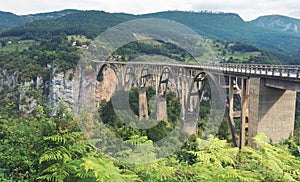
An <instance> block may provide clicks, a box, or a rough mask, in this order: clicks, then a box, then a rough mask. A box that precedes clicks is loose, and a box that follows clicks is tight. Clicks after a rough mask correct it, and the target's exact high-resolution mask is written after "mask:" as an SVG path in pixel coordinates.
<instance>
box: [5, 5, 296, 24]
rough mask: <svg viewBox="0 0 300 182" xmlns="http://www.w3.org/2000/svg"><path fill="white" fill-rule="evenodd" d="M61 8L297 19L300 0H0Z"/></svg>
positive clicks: (35, 9)
mask: <svg viewBox="0 0 300 182" xmlns="http://www.w3.org/2000/svg"><path fill="white" fill-rule="evenodd" d="M63 9H79V10H103V11H106V12H125V13H131V14H145V13H153V12H159V11H167V10H183V11H201V10H209V11H213V12H231V13H237V14H239V15H240V16H241V17H242V18H243V19H244V20H246V21H249V20H253V19H255V18H257V17H259V16H262V15H273V14H279V15H285V16H290V17H293V18H297V19H300V0H9V1H8V0H0V11H6V12H12V13H15V14H17V15H26V14H34V13H41V12H51V11H58V10H63Z"/></svg>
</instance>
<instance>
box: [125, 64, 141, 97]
mask: <svg viewBox="0 0 300 182" xmlns="http://www.w3.org/2000/svg"><path fill="white" fill-rule="evenodd" d="M123 75H124V78H123V81H124V82H123V87H124V89H125V90H126V91H128V90H130V89H131V87H133V86H134V85H138V83H137V75H136V72H135V68H134V67H133V66H132V65H127V66H126V67H125V69H124V73H123Z"/></svg>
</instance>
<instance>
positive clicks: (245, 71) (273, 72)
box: [94, 61, 300, 82]
mask: <svg viewBox="0 0 300 182" xmlns="http://www.w3.org/2000/svg"><path fill="white" fill-rule="evenodd" d="M94 62H95V63H99V64H121V65H152V66H171V67H183V68H190V69H199V70H204V71H211V72H219V73H220V72H222V73H224V74H232V75H237V76H255V77H268V78H276V79H284V80H288V81H292V82H300V65H269V64H227V63H198V64H196V63H194V64H192V63H184V64H183V63H177V62H176V63H173V62H117V61H94Z"/></svg>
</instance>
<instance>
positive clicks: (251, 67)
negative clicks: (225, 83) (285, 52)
mask: <svg viewBox="0 0 300 182" xmlns="http://www.w3.org/2000/svg"><path fill="white" fill-rule="evenodd" d="M201 66H202V67H203V68H208V69H214V70H219V71H226V72H235V73H244V74H255V75H266V76H273V77H288V78H300V66H299V65H268V64H230V63H222V64H212V63H210V64H201Z"/></svg>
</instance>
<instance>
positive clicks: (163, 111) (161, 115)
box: [156, 96, 168, 122]
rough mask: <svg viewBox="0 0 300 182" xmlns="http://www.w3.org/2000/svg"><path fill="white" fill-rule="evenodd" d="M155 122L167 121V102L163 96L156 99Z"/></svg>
mask: <svg viewBox="0 0 300 182" xmlns="http://www.w3.org/2000/svg"><path fill="white" fill-rule="evenodd" d="M156 120H158V121H166V122H167V121H168V113H167V100H166V98H165V97H164V96H158V97H157V98H156Z"/></svg>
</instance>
